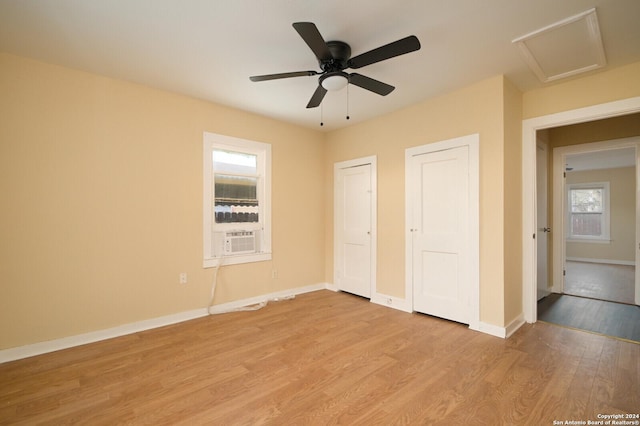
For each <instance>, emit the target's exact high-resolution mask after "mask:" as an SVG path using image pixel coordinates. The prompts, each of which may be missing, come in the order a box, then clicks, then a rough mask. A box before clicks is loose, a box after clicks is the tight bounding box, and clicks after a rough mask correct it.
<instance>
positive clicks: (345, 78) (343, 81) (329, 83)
mask: <svg viewBox="0 0 640 426" xmlns="http://www.w3.org/2000/svg"><path fill="white" fill-rule="evenodd" d="M320 84H321V85H322V87H324V88H325V89H327V90H328V91H330V92H336V91H338V90H341V89H344V88H345V87H347V84H349V74H347V73H346V72H343V71H336V72H333V73H330V74H324V75H322V76H320Z"/></svg>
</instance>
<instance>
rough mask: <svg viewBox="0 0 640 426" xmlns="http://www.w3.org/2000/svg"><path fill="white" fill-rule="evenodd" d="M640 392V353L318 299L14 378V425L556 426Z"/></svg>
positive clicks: (5, 400) (9, 414) (118, 344)
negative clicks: (495, 332) (498, 333)
mask: <svg viewBox="0 0 640 426" xmlns="http://www.w3.org/2000/svg"><path fill="white" fill-rule="evenodd" d="M639 388H640V345H635V344H632V343H629V342H624V341H620V340H614V339H609V338H607V337H604V336H599V335H594V334H590V333H583V332H580V331H576V330H571V329H567V328H560V327H555V326H552V325H548V324H544V323H536V324H527V325H524V326H523V327H522V328H521V329H520V330H518V331H517V332H516V333H515V334H514V335H513V336H512V337H511V338H509V339H507V340H504V339H500V338H497V337H492V336H488V335H485V334H482V333H478V332H474V331H471V330H469V329H468V327H466V326H464V325H462V324H458V323H453V322H449V321H445V320H441V319H438V318H433V317H429V316H427V315H422V314H408V313H404V312H400V311H396V310H392V309H388V308H385V307H382V306H378V305H375V304H372V303H370V302H368V301H367V300H365V299H362V298H358V297H354V296H351V295H348V294H344V293H334V292H330V291H318V292H313V293H309V294H305V295H301V296H298V297H296V298H295V299H294V300H287V301H282V302H278V303H273V304H269V305H268V306H267V307H265V308H264V309H261V310H259V311H254V312H238V313H232V314H225V315H214V316H210V317H206V318H200V319H196V320H193V321H188V322H184V323H180V324H175V325H172V326H168V327H163V328H160V329H155V330H148V331H145V332H142V333H137V334H134V335H130V336H123V337H121V338H116V339H111V340H109V341H104V342H97V343H95V344H91V345H85V346H80V347H77V348H72V349H68V350H64V351H59V352H55V353H51V354H46V355H42V356H38V357H33V358H29V359H24V360H19V361H13V362H9V363H6V364H2V365H0V424H2V425H4V424H11V425H14V424H29V425H32V424H56V425H57V424H91V425H114V424H154V425H177V424H185V425H200V424H220V425H237V424H240V425H244V424H246V425H261V424H268V425H288V424H295V425H307V424H309V425H316V424H319V425H325V424H348V425H360V424H361V425H378V424H380V425H389V424H478V425H482V424H487V425H496V424H510V425H520V424H531V425H541V424H552V421H553V420H557V419H565V418H575V419H581V420H585V421H586V420H588V419H591V420H596V417H595V416H596V415H597V413H602V412H607V413H608V412H616V413H635V412H637V411H638V407H639V406H640V400H639V396H638V392H637V389H639ZM634 410H635V411H634Z"/></svg>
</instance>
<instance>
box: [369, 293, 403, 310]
mask: <svg viewBox="0 0 640 426" xmlns="http://www.w3.org/2000/svg"><path fill="white" fill-rule="evenodd" d="M370 300H371V303H375V304H376V305H382V306H386V307H387V308H393V309H397V310H399V311H403V312H408V313H411V312H413V306H411V304H410V303H408V302H407V300H406V299H400V298H399V297H394V296H389V295H386V294H382V293H375V294H374V295H373V296H371V299H370Z"/></svg>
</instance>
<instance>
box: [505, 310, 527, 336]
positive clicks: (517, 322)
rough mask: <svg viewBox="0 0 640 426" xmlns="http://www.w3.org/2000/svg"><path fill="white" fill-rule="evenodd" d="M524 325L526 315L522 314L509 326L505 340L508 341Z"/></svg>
mask: <svg viewBox="0 0 640 426" xmlns="http://www.w3.org/2000/svg"><path fill="white" fill-rule="evenodd" d="M524 323H525V320H524V313H523V312H521V313H520V315H518V317H517V318H516V319H514V320H513V321H511V322H510V323H509V324H508V325H507V329H506V335H505V338H507V339H508V338H509V337H511V335H512V334H513V333H515V332H516V331H518V329H519V328H520V327H522V326H523V325H524Z"/></svg>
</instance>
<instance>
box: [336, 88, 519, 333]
mask: <svg viewBox="0 0 640 426" xmlns="http://www.w3.org/2000/svg"><path fill="white" fill-rule="evenodd" d="M505 91H507V92H508V96H507V98H508V105H509V106H510V107H511V106H513V105H512V104H518V99H519V96H520V95H519V92H518V91H517V90H516V89H515V88H513V87H512V86H511V84H510V83H508V82H505V79H504V78H503V77H502V76H499V77H495V78H491V79H488V80H485V81H482V82H479V83H477V84H474V85H472V86H469V87H466V88H463V89H461V90H457V91H455V92H453V93H450V94H448V95H445V96H441V97H438V98H435V99H430V100H427V101H425V102H422V103H419V104H416V105H414V106H411V107H409V108H406V109H403V110H401V111H398V112H395V113H392V114H389V115H387V116H384V117H380V118H378V119H375V120H371V121H369V122H366V123H362V124H359V125H356V126H352V127H349V128H346V129H343V130H339V131H334V132H332V133H330V134H329V135H328V136H327V162H326V166H325V176H326V177H327V184H326V190H327V199H326V205H327V207H326V216H327V218H328V222H329V223H328V225H327V229H332V226H333V225H332V224H331V223H330V222H331V218H332V216H333V194H332V188H333V182H332V178H333V175H332V167H333V164H334V163H335V162H338V161H345V160H350V159H355V158H359V157H365V156H369V155H376V156H377V158H378V227H377V229H378V242H377V243H378V265H377V268H378V269H377V292H379V293H382V294H386V295H390V296H396V297H400V298H403V297H405V294H404V288H405V253H404V250H405V247H404V235H405V223H404V220H405V209H404V206H405V197H404V155H405V149H407V148H409V147H415V146H420V145H424V144H428V143H432V142H437V141H441V140H446V139H450V138H455V137H459V136H463V135H468V134H473V133H479V134H480V298H481V302H480V316H481V321H483V322H487V323H489V324H493V325H498V326H502V325H503V324H504V323H505V316H504V312H505V309H504V302H505V268H504V260H505V238H506V239H510V238H511V237H510V236H509V237H505V212H506V210H507V207H506V206H505V196H504V194H505V182H504V181H505V175H508V176H509V177H513V178H515V179H519V171H518V170H519V166H515V168H508V169H507V170H505V167H504V163H505V157H508V158H509V159H512V158H515V157H517V158H518V159H519V152H520V151H519V150H520V130H519V127H518V126H519V125H520V115H519V112H515V113H514V112H511V110H510V111H509V112H505V99H504V98H505ZM516 106H517V105H516ZM518 111H519V109H518ZM505 115H508V119H509V120H510V121H512V122H513V125H512V126H509V128H508V134H509V138H510V141H509V148H508V149H505V126H504V121H505ZM518 164H519V160H518ZM516 185H517V182H516ZM519 192H520V189H519V188H515V187H512V186H510V187H509V189H508V190H507V193H508V197H507V199H508V201H509V204H510V205H509V208H508V209H509V213H507V214H508V215H509V218H515V217H516V216H517V215H518V214H519V210H518V208H519V207H517V206H518V205H519V204H520V201H519V195H517V194H519ZM512 198H516V199H512ZM511 203H513V205H515V206H516V207H515V209H516V210H513V215H511V212H512V211H511V210H510V209H511V207H512V206H511ZM508 226H509V228H510V229H511V228H513V230H514V231H517V232H516V234H517V236H516V237H515V238H516V239H519V238H520V237H519V235H520V234H521V231H520V228H521V227H520V218H517V219H513V220H512V221H511V222H509V225H508ZM513 245H514V246H515V245H516V244H513ZM325 247H326V259H327V263H326V269H325V276H326V279H327V280H328V281H330V280H331V279H332V278H331V277H332V276H333V264H332V259H333V240H332V235H331V233H327V239H326V244H325ZM510 247H511V245H510ZM515 250H516V252H518V251H519V250H520V249H519V248H516V249H515ZM516 256H517V255H516ZM517 269H518V266H517V263H516V265H515V266H514V270H513V271H511V270H510V271H509V276H510V278H511V277H512V276H513V277H515V276H516V275H518V274H519V275H518V276H521V268H520V270H517ZM519 283H520V280H519V278H518V280H517V283H516V282H515V279H514V283H513V286H515V287H517V286H518V285H520V284H519ZM520 286H521V285H520ZM509 287H510V288H511V286H509ZM518 291H519V290H513V289H511V290H510V292H509V293H508V294H509V297H511V298H513V299H517V300H513V303H514V305H515V309H514V310H517V311H518V312H520V311H521V301H520V299H521V298H518V297H517V294H518ZM512 293H513V294H512Z"/></svg>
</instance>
